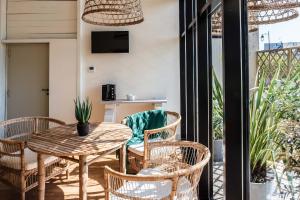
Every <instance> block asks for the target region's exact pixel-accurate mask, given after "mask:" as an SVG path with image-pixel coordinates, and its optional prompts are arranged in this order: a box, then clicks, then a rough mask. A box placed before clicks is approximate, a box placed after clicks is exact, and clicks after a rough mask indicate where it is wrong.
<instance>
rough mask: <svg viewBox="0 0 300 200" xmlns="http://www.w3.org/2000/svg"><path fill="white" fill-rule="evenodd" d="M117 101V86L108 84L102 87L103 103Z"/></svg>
mask: <svg viewBox="0 0 300 200" xmlns="http://www.w3.org/2000/svg"><path fill="white" fill-rule="evenodd" d="M114 100H116V85H114V84H106V85H102V101H114Z"/></svg>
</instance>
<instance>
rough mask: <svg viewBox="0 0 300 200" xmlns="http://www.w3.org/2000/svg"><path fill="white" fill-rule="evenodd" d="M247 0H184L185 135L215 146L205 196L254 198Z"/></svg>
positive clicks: (201, 191) (202, 192)
mask: <svg viewBox="0 0 300 200" xmlns="http://www.w3.org/2000/svg"><path fill="white" fill-rule="evenodd" d="M246 3H247V1H246V0H224V1H218V0H213V1H209V2H206V1H203V0H180V63H181V68H180V71H181V80H180V82H181V114H182V117H183V123H182V139H187V140H192V141H197V142H200V143H202V144H204V145H206V146H208V147H209V149H210V151H211V152H212V159H211V161H210V163H209V165H208V166H207V167H206V168H205V170H204V171H203V175H202V178H201V182H200V185H199V198H200V199H201V200H203V199H214V198H215V199H218V198H219V199H222V198H223V197H224V198H225V199H229V200H235V199H236V200H243V199H249V192H248V189H249V159H248V155H249V147H248V146H249V142H248V138H249V117H248V115H249V112H248V99H249V98H248V91H249V86H248V50H247V49H248V46H247V45H248V44H247V41H248V40H247V39H248V34H247V33H248V31H247V6H246Z"/></svg>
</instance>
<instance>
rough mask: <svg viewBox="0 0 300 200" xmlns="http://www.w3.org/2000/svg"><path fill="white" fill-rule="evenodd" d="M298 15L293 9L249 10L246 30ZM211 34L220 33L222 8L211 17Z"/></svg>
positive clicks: (252, 29) (256, 28)
mask: <svg viewBox="0 0 300 200" xmlns="http://www.w3.org/2000/svg"><path fill="white" fill-rule="evenodd" d="M298 16H299V13H298V11H297V10H295V9H269V10H249V12H248V24H249V26H248V30H249V32H254V31H257V30H258V25H263V24H275V23H279V22H284V21H288V20H291V19H294V18H296V17H298ZM211 23H212V35H213V36H221V35H222V10H221V9H219V10H218V11H216V12H215V13H214V14H213V15H212V17H211Z"/></svg>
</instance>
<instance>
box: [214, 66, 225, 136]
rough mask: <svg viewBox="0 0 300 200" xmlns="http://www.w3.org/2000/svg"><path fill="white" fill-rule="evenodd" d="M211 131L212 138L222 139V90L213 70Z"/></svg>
mask: <svg viewBox="0 0 300 200" xmlns="http://www.w3.org/2000/svg"><path fill="white" fill-rule="evenodd" d="M212 123H213V133H214V139H215V140H219V139H223V90H222V86H221V84H220V82H219V80H218V77H217V75H216V73H215V71H214V70H213V116H212Z"/></svg>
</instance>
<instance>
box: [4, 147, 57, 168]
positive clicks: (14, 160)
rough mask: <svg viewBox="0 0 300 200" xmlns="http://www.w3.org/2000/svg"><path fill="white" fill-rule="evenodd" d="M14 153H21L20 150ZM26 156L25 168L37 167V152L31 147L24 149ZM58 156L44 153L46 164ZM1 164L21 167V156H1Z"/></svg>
mask: <svg viewBox="0 0 300 200" xmlns="http://www.w3.org/2000/svg"><path fill="white" fill-rule="evenodd" d="M14 154H20V151H17V152H15V153H14ZM24 158H25V170H33V169H37V154H36V153H35V152H33V151H31V150H30V149H29V148H25V149H24ZM56 159H57V157H55V156H48V155H44V163H45V165H47V164H49V163H51V162H53V161H55V160H56ZM0 164H1V165H3V166H5V167H9V168H13V169H21V158H20V157H11V156H2V157H1V158H0Z"/></svg>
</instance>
